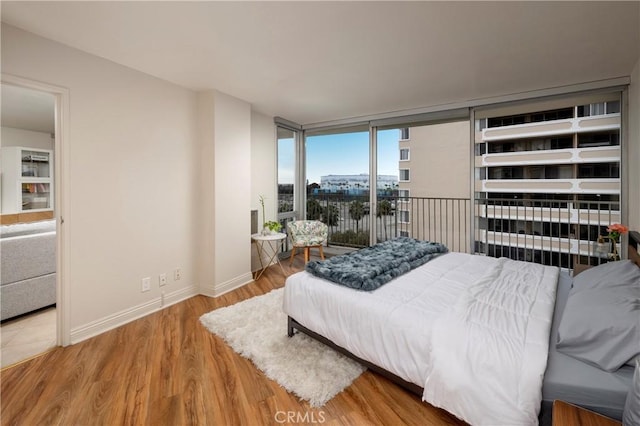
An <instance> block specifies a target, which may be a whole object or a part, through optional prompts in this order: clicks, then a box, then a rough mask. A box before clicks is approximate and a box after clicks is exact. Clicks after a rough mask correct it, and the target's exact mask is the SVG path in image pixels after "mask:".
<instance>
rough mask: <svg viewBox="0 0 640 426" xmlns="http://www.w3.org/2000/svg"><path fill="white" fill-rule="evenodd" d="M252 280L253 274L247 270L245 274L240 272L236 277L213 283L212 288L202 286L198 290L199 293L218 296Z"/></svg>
mask: <svg viewBox="0 0 640 426" xmlns="http://www.w3.org/2000/svg"><path fill="white" fill-rule="evenodd" d="M252 281H253V274H252V273H251V272H247V273H245V274H242V275H240V276H238V277H235V278H232V279H230V280H227V281H225V282H223V283H220V284H218V285H214V287H213V288H211V287H208V288H203V289H202V290H201V291H200V294H202V295H204V296H209V297H218V296H222V295H223V294H225V293H228V292H230V291H232V290H235V289H236V288H240V287H242V286H243V285H246V284H249V283H250V282H252Z"/></svg>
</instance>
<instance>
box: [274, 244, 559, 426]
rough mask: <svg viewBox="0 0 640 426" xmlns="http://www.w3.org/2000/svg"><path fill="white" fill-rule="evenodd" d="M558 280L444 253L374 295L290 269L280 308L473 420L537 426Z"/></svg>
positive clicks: (548, 272)
mask: <svg viewBox="0 0 640 426" xmlns="http://www.w3.org/2000/svg"><path fill="white" fill-rule="evenodd" d="M557 277H558V269H557V268H554V267H547V266H542V265H537V264H531V263H525V262H516V261H512V260H508V259H504V258H503V259H495V258H490V257H483V256H473V255H468V254H463V253H449V254H446V255H443V256H440V257H438V258H436V259H434V260H432V261H430V262H428V263H427V264H425V265H423V266H421V267H420V268H417V269H415V270H413V271H411V272H409V273H407V274H405V275H403V276H402V277H399V278H397V279H395V280H393V281H391V282H389V283H388V284H385V285H384V286H382V287H381V288H379V289H377V290H375V291H372V292H361V291H356V290H352V289H349V288H346V287H343V286H340V285H337V284H333V283H329V282H328V281H324V280H322V279H320V278H317V277H314V276H313V275H311V274H309V273H306V272H301V273H298V274H295V275H293V276H291V277H289V279H287V283H286V287H285V297H284V310H285V312H286V313H287V314H288V315H289V316H291V317H293V318H295V319H296V320H297V321H298V322H300V323H301V324H302V325H304V326H306V327H307V328H309V329H311V330H314V331H316V332H317V333H319V334H321V335H323V336H325V337H327V338H328V339H330V340H332V341H333V342H335V343H336V344H338V345H340V346H342V347H344V348H346V349H347V350H349V351H350V352H352V353H353V354H355V355H357V356H359V357H360V358H363V359H365V360H367V361H370V362H372V363H374V364H376V365H379V366H380V367H382V368H384V369H386V370H389V371H391V372H392V373H394V374H396V375H398V376H400V377H401V378H403V379H405V380H407V381H409V382H412V383H415V384H417V385H419V386H423V387H424V389H425V390H424V395H423V399H424V400H425V401H427V402H429V403H431V404H433V405H435V406H438V407H442V408H444V409H446V410H447V411H449V412H451V413H453V414H455V415H456V416H458V417H460V418H461V419H463V420H465V421H467V422H469V423H471V424H474V425H492V426H493V425H528V424H537V414H538V410H539V407H540V401H541V398H542V394H541V387H542V378H543V375H544V371H545V368H546V360H547V351H548V340H549V330H550V327H551V318H552V314H553V307H554V302H555V290H556V283H557Z"/></svg>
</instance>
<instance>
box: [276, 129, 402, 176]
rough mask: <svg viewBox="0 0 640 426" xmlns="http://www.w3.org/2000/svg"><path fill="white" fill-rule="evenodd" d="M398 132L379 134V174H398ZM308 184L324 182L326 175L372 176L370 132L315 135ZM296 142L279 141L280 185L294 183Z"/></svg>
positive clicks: (309, 140) (309, 150)
mask: <svg viewBox="0 0 640 426" xmlns="http://www.w3.org/2000/svg"><path fill="white" fill-rule="evenodd" d="M399 136H400V135H399V131H398V129H391V130H381V131H379V132H378V174H379V175H394V176H397V175H398V160H399V152H398V139H399ZM306 143H307V145H306V151H307V159H306V161H307V181H308V182H309V183H314V182H316V183H318V184H319V183H320V177H321V176H326V175H358V174H361V173H369V133H368V132H357V133H340V134H336V135H323V136H311V137H308V138H307V141H306ZM294 164H295V151H294V148H293V139H280V140H279V142H278V183H293V170H294Z"/></svg>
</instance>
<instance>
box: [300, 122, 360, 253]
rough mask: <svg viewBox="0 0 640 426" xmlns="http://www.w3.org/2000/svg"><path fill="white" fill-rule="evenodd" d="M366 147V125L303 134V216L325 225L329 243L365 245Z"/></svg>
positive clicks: (349, 245)
mask: <svg viewBox="0 0 640 426" xmlns="http://www.w3.org/2000/svg"><path fill="white" fill-rule="evenodd" d="M369 151H370V150H369V132H368V129H366V130H365V129H362V128H358V129H349V131H345V130H341V131H322V132H313V131H308V132H306V134H305V153H306V158H305V162H306V185H307V204H306V217H307V219H314V220H321V221H323V222H324V223H326V224H327V225H328V226H329V244H332V245H341V246H347V247H364V246H367V245H369V238H370V236H369V235H370V234H369V233H370V224H371V219H370V204H369V187H370V185H371V183H370V179H369Z"/></svg>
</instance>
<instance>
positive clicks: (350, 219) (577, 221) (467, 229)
mask: <svg viewBox="0 0 640 426" xmlns="http://www.w3.org/2000/svg"><path fill="white" fill-rule="evenodd" d="M619 205H620V203H619V202H617V201H611V202H609V201H608V202H602V201H589V200H582V201H581V200H558V199H548V200H547V199H535V200H531V199H529V200H525V199H485V198H479V199H476V200H473V204H472V201H471V200H470V199H464V198H421V197H397V196H394V197H379V199H378V204H377V206H376V208H375V209H373V208H372V206H371V205H370V203H369V202H368V198H367V197H357V196H349V195H343V194H321V195H309V199H308V202H307V211H308V215H307V217H308V218H309V219H316V220H321V221H323V222H325V223H327V224H328V225H329V239H328V243H327V245H328V246H332V247H340V248H360V247H365V246H368V245H369V236H370V233H371V229H372V224H373V223H374V222H375V228H376V238H375V241H377V242H381V241H385V240H388V239H391V238H395V237H399V236H407V237H412V238H416V239H420V240H429V241H438V242H441V243H443V244H445V245H446V246H447V247H449V249H450V250H452V251H458V252H466V253H470V252H472V253H476V254H481V255H487V256H495V257H501V256H504V257H510V258H512V259H515V260H524V261H532V262H537V263H542V264H546V265H555V266H559V267H561V268H565V269H572V268H573V265H575V264H578V263H582V264H599V263H602V262H606V261H607V260H606V257H607V253H602V251H600V249H599V248H598V247H597V244H596V242H597V240H598V236H599V235H605V234H606V228H607V226H609V225H610V224H612V223H620V222H621V214H620V211H619ZM354 206H356V207H354ZM374 212H375V213H374ZM372 213H373V215H372ZM286 220H291V219H285V220H284V221H286ZM284 221H283V225H284V224H285V222H284ZM618 251H619V252H620V253H622V252H623V251H622V246H621V244H620V243H619V244H618Z"/></svg>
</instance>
